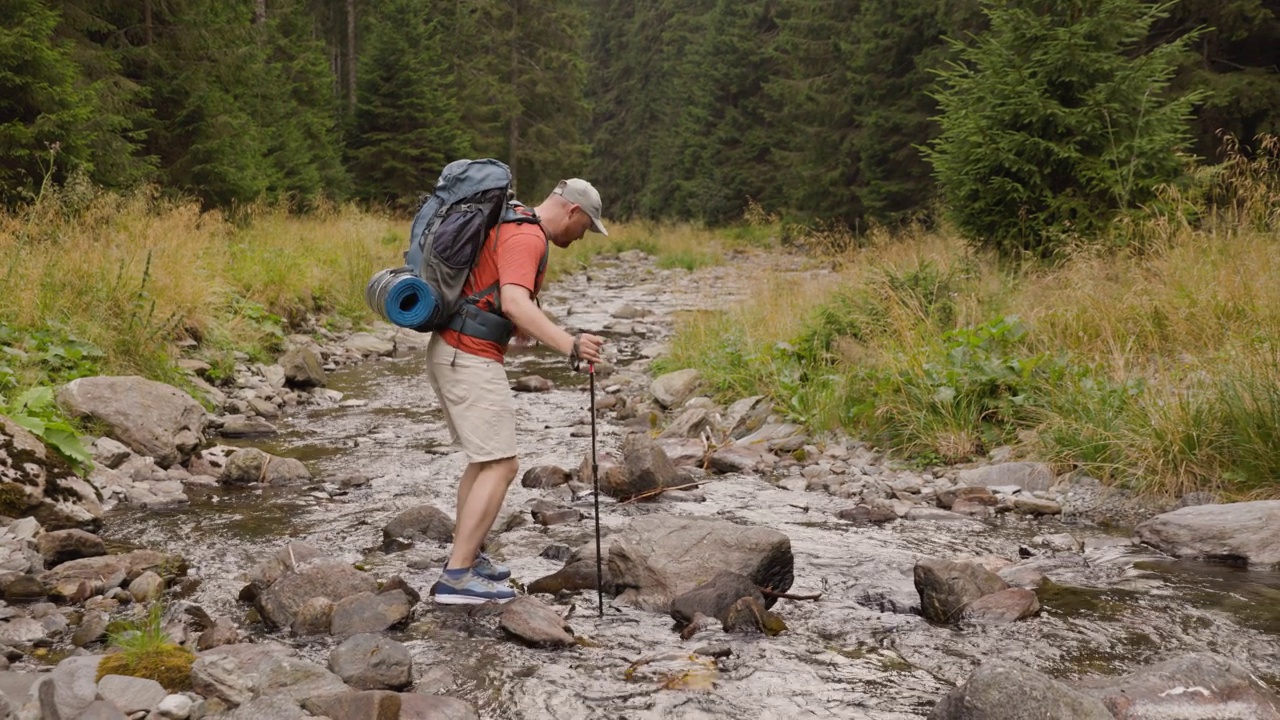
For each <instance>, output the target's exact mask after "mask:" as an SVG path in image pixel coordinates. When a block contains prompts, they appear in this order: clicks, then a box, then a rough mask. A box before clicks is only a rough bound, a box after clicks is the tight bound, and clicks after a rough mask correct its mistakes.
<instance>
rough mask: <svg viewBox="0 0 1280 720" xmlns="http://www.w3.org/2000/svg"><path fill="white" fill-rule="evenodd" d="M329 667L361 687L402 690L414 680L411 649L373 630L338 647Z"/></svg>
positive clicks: (352, 684) (332, 654) (355, 686)
mask: <svg viewBox="0 0 1280 720" xmlns="http://www.w3.org/2000/svg"><path fill="white" fill-rule="evenodd" d="M329 670H331V671H332V672H334V673H335V674H337V675H338V677H340V678H342V679H343V681H344V682H346V683H347V684H348V685H350V686H351V687H353V688H356V689H358V690H401V689H403V688H406V687H408V686H409V685H410V683H412V682H413V658H411V657H410V656H409V650H408V648H406V647H405V646H404V645H401V644H400V643H398V642H396V641H394V640H391V639H390V638H384V637H381V636H379V635H374V634H371V633H362V634H359V635H353V636H351V637H350V638H348V639H347V640H346V641H344V642H343V643H342V644H341V645H339V646H338V647H336V648H334V649H333V652H332V653H330V654H329Z"/></svg>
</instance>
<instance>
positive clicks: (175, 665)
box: [97, 602, 196, 692]
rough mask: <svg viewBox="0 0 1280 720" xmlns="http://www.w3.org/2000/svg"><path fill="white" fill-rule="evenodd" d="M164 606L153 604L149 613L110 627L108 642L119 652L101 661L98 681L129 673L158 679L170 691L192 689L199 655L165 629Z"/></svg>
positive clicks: (133, 675)
mask: <svg viewBox="0 0 1280 720" xmlns="http://www.w3.org/2000/svg"><path fill="white" fill-rule="evenodd" d="M163 617H164V606H163V605H162V604H161V603H158V602H157V603H152V604H151V606H150V607H149V608H148V609H147V612H146V614H145V615H143V616H142V617H141V618H138V619H133V620H122V621H116V622H113V623H112V624H111V625H109V626H108V628H107V642H108V644H109V645H110V646H111V647H112V648H113V649H115V650H117V652H111V653H108V654H107V655H106V656H105V657H103V658H102V662H100V663H99V664H98V678H97V679H98V680H101V679H102V678H103V677H105V676H106V675H129V676H131V677H140V678H148V679H151V680H155V681H156V682H158V683H160V684H161V685H163V686H164V688H165V689H166V690H169V691H170V692H179V691H182V690H189V689H190V688H191V665H192V664H193V663H194V662H195V659H196V658H195V655H194V654H193V653H192V652H191V651H190V650H188V649H186V648H184V647H182V646H180V645H177V644H175V643H174V642H173V641H172V640H171V639H170V638H169V635H168V633H166V632H165V631H164V626H163V624H162V620H163Z"/></svg>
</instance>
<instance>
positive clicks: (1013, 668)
mask: <svg viewBox="0 0 1280 720" xmlns="http://www.w3.org/2000/svg"><path fill="white" fill-rule="evenodd" d="M1032 718H1055V719H1056V718H1062V720H1066V719H1067V718H1071V720H1114V718H1113V717H1112V715H1111V713H1110V712H1108V711H1107V708H1106V707H1104V706H1103V705H1102V703H1100V702H1098V701H1097V700H1095V699H1094V698H1091V697H1089V696H1088V695H1086V694H1084V693H1082V692H1080V691H1078V690H1073V689H1071V688H1070V687H1068V686H1066V685H1064V684H1062V683H1060V682H1058V681H1057V680H1054V679H1053V678H1050V677H1049V676H1047V675H1044V674H1042V673H1039V672H1036V671H1035V670H1032V669H1031V668H1029V667H1027V666H1026V665H1025V664H1024V663H1013V662H1009V661H1006V660H990V661H988V662H985V663H983V664H982V665H981V666H979V667H978V669H977V670H975V671H974V672H973V674H972V675H970V676H969V679H968V680H966V681H965V682H964V684H963V685H961V686H960V687H958V688H956V689H955V690H952V691H951V692H950V693H948V694H947V695H946V696H944V697H943V698H942V700H940V701H939V702H938V704H937V705H936V706H934V708H933V711H932V712H930V713H929V720H1031V719H1032Z"/></svg>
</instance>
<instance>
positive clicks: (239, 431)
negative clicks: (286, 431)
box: [218, 416, 279, 438]
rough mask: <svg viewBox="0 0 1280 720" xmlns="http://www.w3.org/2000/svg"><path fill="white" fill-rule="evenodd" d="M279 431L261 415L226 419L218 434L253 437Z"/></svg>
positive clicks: (231, 436) (268, 435)
mask: <svg viewBox="0 0 1280 720" xmlns="http://www.w3.org/2000/svg"><path fill="white" fill-rule="evenodd" d="M277 432H279V431H278V430H277V429H276V426H275V425H272V424H271V423H270V422H268V421H267V420H266V419H264V418H262V417H257V416H255V417H251V418H245V417H241V418H237V419H235V420H227V421H226V422H224V423H223V424H222V427H221V428H219V429H218V434H219V435H221V436H222V437H225V438H255V437H270V436H272V435H275V434H276V433H277Z"/></svg>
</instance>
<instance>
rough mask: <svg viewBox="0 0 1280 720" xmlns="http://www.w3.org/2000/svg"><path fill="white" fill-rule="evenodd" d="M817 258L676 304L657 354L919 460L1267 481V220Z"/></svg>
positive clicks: (1173, 489)
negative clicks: (1044, 246)
mask: <svg viewBox="0 0 1280 720" xmlns="http://www.w3.org/2000/svg"><path fill="white" fill-rule="evenodd" d="M831 264H832V267H833V268H835V270H836V271H835V272H833V273H829V274H825V275H822V276H814V277H807V278H797V277H796V276H794V275H789V274H788V275H777V276H765V277H763V278H762V279H761V280H760V281H759V285H758V286H757V289H756V291H755V292H754V293H752V296H751V298H750V300H749V301H748V302H747V303H745V304H743V305H741V306H728V305H722V306H718V307H714V308H708V310H710V311H711V312H707V313H702V314H696V315H691V316H689V317H686V318H685V319H684V320H683V322H682V324H681V326H680V330H679V332H678V333H677V335H676V337H675V338H674V340H673V342H672V348H671V354H670V356H669V357H667V358H665V359H663V360H661V361H660V362H659V369H660V370H662V371H670V370H675V369H679V368H694V369H697V370H699V371H700V372H701V373H702V374H703V376H704V377H705V378H706V379H707V380H708V382H709V383H710V384H711V386H712V387H713V388H714V389H715V390H716V392H717V393H718V397H720V398H722V399H731V398H736V397H743V396H747V395H755V394H765V395H768V396H770V397H772V398H773V399H774V400H776V401H777V402H778V404H779V406H780V407H782V408H785V409H786V411H787V412H788V413H789V415H790V417H791V418H792V419H794V420H796V421H798V422H803V423H805V424H807V425H809V426H811V427H813V428H815V429H817V430H837V429H838V430H842V431H844V432H847V433H848V434H849V435H851V436H853V437H857V438H861V439H865V440H869V441H872V442H874V443H875V444H876V445H877V446H879V447H882V448H885V449H887V450H890V451H893V452H894V453H896V454H897V455H898V456H900V457H903V458H906V459H909V460H912V461H913V462H915V463H917V464H918V465H919V466H921V467H928V466H935V465H949V464H954V463H962V462H968V461H971V460H975V459H981V458H985V457H992V456H994V457H999V458H1002V459H1010V458H1026V459H1034V460H1043V461H1047V462H1050V463H1054V464H1055V465H1056V466H1057V467H1058V469H1059V470H1060V471H1066V470H1071V469H1075V470H1080V471H1082V472H1085V473H1088V474H1090V475H1092V476H1094V477H1097V478H1100V479H1103V480H1105V481H1107V482H1108V483H1112V484H1117V485H1121V486H1123V487H1126V488H1130V489H1133V490H1135V491H1138V492H1140V493H1143V494H1149V495H1153V496H1158V497H1161V498H1164V499H1176V498H1178V497H1180V496H1182V495H1185V494H1187V493H1190V492H1197V491H1206V492H1210V493H1217V494H1220V495H1221V496H1222V497H1224V498H1228V497H1231V498H1244V497H1252V498H1259V497H1275V496H1276V495H1277V494H1280V484H1277V483H1276V480H1275V479H1276V478H1277V477H1280V451H1277V449H1276V448H1277V447H1280V442H1277V441H1278V440H1280V436H1278V435H1277V433H1278V432H1280V431H1277V427H1280V424H1278V423H1277V421H1276V419H1277V418H1278V417H1280V283H1276V282H1275V280H1276V278H1277V277H1280V235H1277V234H1276V233H1266V232H1257V231H1239V232H1235V231H1231V232H1222V233H1219V234H1203V233H1193V232H1190V231H1187V232H1180V233H1175V234H1173V235H1171V236H1170V237H1169V238H1168V239H1167V240H1166V241H1165V242H1163V243H1162V244H1160V245H1158V246H1156V247H1152V248H1150V249H1148V250H1145V251H1141V252H1138V251H1132V252H1121V251H1117V252H1109V253H1095V254H1080V255H1077V256H1076V257H1073V258H1071V259H1069V260H1067V261H1064V262H1063V263H1061V264H1059V265H1055V266H1042V265H1036V266H1022V267H1012V266H1008V265H1003V264H1001V263H999V262H997V261H995V260H994V259H993V258H990V257H986V256H983V255H980V254H976V253H974V252H973V251H971V250H970V249H968V248H967V247H966V246H965V244H964V243H962V242H961V241H959V240H958V239H956V238H953V237H950V236H947V235H945V234H937V233H915V234H907V235H904V236H895V237H880V238H873V239H872V241H871V242H870V243H869V244H867V245H866V246H864V247H860V248H857V249H853V250H851V251H848V252H847V253H844V254H842V255H839V256H836V257H834V258H833V259H832V260H831Z"/></svg>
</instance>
